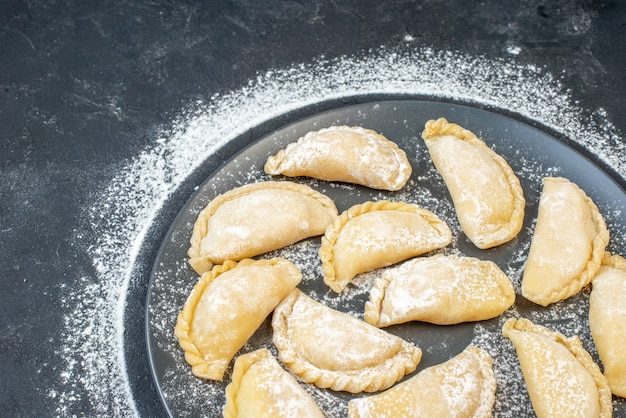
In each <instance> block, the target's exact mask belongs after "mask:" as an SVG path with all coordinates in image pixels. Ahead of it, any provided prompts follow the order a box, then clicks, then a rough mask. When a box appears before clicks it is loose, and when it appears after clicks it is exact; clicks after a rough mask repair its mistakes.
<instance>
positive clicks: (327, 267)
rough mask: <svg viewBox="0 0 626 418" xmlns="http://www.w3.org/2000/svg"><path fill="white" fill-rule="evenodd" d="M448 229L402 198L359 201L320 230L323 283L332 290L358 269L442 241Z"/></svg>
mask: <svg viewBox="0 0 626 418" xmlns="http://www.w3.org/2000/svg"><path fill="white" fill-rule="evenodd" d="M451 240H452V233H451V232H450V229H449V228H448V225H446V223H445V222H443V221H442V220H441V219H439V217H437V216H436V215H435V214H434V213H432V212H430V211H429V210H426V209H424V208H422V207H420V206H418V205H415V204H411V203H405V202H390V201H387V200H382V201H378V202H365V203H363V204H359V205H355V206H352V207H351V208H349V209H348V210H346V211H344V212H343V213H342V214H341V215H339V216H338V217H337V218H336V219H335V221H334V222H333V224H331V225H330V226H329V227H328V228H327V229H326V232H325V233H324V236H322V245H321V246H320V250H319V255H320V259H321V261H322V269H323V272H324V283H326V284H327V285H328V286H329V287H330V288H331V289H332V290H334V291H335V292H337V293H340V292H341V291H343V289H344V288H345V287H346V286H347V285H348V283H349V282H350V281H351V280H352V279H353V278H354V277H355V276H356V275H357V274H360V273H364V272H366V271H370V270H374V269H377V268H380V267H386V266H389V265H392V264H395V263H398V262H400V261H403V260H406V259H408V258H411V257H415V256H418V255H421V254H424V253H427V252H429V251H433V250H436V249H439V248H442V247H445V246H446V245H448V244H449V243H450V241H451Z"/></svg>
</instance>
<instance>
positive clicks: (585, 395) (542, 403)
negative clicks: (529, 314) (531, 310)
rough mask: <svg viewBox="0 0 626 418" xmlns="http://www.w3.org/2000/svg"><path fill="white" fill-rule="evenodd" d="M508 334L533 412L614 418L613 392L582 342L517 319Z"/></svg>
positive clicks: (507, 326) (506, 325) (506, 327)
mask: <svg viewBox="0 0 626 418" xmlns="http://www.w3.org/2000/svg"><path fill="white" fill-rule="evenodd" d="M502 334H503V335H504V336H505V337H506V338H508V339H509V340H511V342H512V343H513V345H514V346H515V351H516V352H517V357H518V359H519V362H520V366H521V369H522V374H523V376H524V381H525V382H526V387H527V388H528V393H529V395H530V400H531V402H532V405H533V409H534V410H535V413H536V414H537V416H538V417H539V418H543V417H546V418H547V417H557V416H558V417H574V416H575V417H590V418H591V417H594V418H597V417H603V418H604V417H610V416H611V415H612V411H613V404H612V398H611V390H610V389H609V386H608V384H607V381H606V378H605V377H604V376H603V375H602V372H601V371H600V368H599V367H598V365H597V364H596V363H595V362H594V361H593V359H592V358H591V355H590V354H589V353H588V352H587V351H585V349H584V348H583V345H582V343H581V342H580V339H579V338H578V337H571V338H567V337H566V336H564V335H563V334H561V333H559V332H555V331H551V330H550V329H548V328H546V327H544V326H541V325H536V324H534V323H533V322H531V321H530V320H528V319H525V318H522V319H515V318H511V319H509V320H508V321H506V322H505V323H504V326H503V328H502Z"/></svg>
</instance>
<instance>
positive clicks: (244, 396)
mask: <svg viewBox="0 0 626 418" xmlns="http://www.w3.org/2000/svg"><path fill="white" fill-rule="evenodd" d="M223 415H224V418H247V417H249V418H289V417H293V418H300V417H302V418H305V417H310V418H323V417H324V414H323V413H322V411H321V410H320V408H319V407H318V406H317V404H316V403H315V401H314V400H313V398H311V396H310V395H309V394H308V393H307V392H306V391H305V390H304V389H303V388H302V387H301V386H300V384H299V383H298V382H297V381H296V379H295V378H294V377H293V376H292V375H291V374H289V372H287V371H286V370H284V369H283V368H282V367H281V366H280V364H278V362H277V361H276V359H275V358H274V356H272V353H270V352H269V350H268V349H266V348H260V349H258V350H256V351H253V352H251V353H248V354H244V355H241V356H239V357H237V360H235V366H234V368H233V378H232V381H231V382H230V383H229V384H228V386H226V405H225V406H224V411H223Z"/></svg>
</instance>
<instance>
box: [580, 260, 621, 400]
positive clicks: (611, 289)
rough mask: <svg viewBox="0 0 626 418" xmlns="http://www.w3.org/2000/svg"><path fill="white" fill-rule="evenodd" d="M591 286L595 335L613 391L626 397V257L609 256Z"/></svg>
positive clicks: (591, 326) (590, 300) (590, 302)
mask: <svg viewBox="0 0 626 418" xmlns="http://www.w3.org/2000/svg"><path fill="white" fill-rule="evenodd" d="M591 286H592V290H591V296H590V297H589V328H590V329H591V335H592V337H593V341H594V342H595V344H596V348H597V349H598V354H599V355H600V360H601V361H602V366H603V368H604V375H605V376H606V378H607V379H608V381H609V386H610V388H611V392H613V394H614V395H617V396H621V397H622V398H626V260H625V259H624V258H623V257H621V256H619V255H613V256H608V257H606V258H605V259H604V260H603V261H602V266H601V267H600V269H599V270H598V273H597V274H596V276H595V277H594V278H593V280H592V281H591Z"/></svg>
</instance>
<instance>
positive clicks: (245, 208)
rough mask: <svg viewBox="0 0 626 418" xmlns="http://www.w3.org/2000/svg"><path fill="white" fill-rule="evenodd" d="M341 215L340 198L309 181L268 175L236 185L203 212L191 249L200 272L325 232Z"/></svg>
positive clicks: (193, 263) (194, 264) (197, 270)
mask: <svg viewBox="0 0 626 418" xmlns="http://www.w3.org/2000/svg"><path fill="white" fill-rule="evenodd" d="M336 217H337V208H336V206H335V203H334V202H333V201H332V200H331V199H330V198H329V197H328V196H326V195H323V194H322V193H319V192H317V191H315V190H313V189H312V188H310V187H309V186H306V185H303V184H297V183H293V182H288V181H281V182H276V181H266V182H260V183H253V184H248V185H245V186H241V187H238V188H235V189H232V190H230V191H228V192H226V193H224V194H222V195H219V196H217V197H216V198H215V199H213V200H212V201H211V202H210V203H209V204H208V205H207V206H206V207H205V208H204V209H203V210H202V211H201V212H200V214H199V215H198V219H197V220H196V223H195V224H194V227H193V234H192V236H191V247H190V248H189V251H188V252H187V254H188V256H189V264H191V266H192V267H193V268H194V270H196V272H197V273H198V274H202V273H204V272H205V271H208V270H209V269H211V267H212V265H213V264H222V263H223V262H224V261H225V260H241V259H243V258H248V257H254V256H257V255H259V254H263V253H266V252H269V251H272V250H276V249H278V248H282V247H285V246H287V245H291V244H293V243H295V242H298V241H300V240H303V239H305V238H308V237H312V236H316V235H321V234H323V233H324V231H325V230H326V227H327V226H328V225H329V224H331V223H332V222H333V220H334V219H335V218H336Z"/></svg>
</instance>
